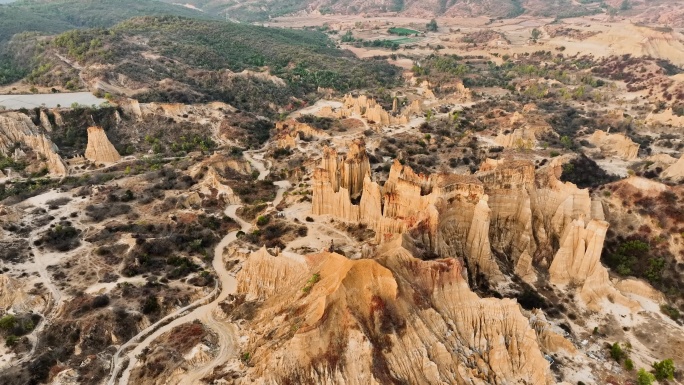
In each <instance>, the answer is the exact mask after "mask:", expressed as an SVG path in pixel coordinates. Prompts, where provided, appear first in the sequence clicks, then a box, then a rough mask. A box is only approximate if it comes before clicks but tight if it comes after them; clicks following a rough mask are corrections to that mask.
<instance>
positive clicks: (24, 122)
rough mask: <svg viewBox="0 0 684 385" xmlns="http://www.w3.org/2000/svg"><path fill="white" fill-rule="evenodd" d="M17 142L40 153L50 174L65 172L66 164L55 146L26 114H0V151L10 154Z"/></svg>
mask: <svg viewBox="0 0 684 385" xmlns="http://www.w3.org/2000/svg"><path fill="white" fill-rule="evenodd" d="M17 143H19V144H20V145H22V146H25V147H27V148H28V149H30V150H31V151H33V152H34V153H36V154H38V155H40V156H41V157H42V158H43V159H44V161H43V162H41V163H42V165H44V167H46V168H47V169H48V171H49V172H50V173H51V174H56V175H66V174H67V172H68V171H67V165H66V163H65V162H64V160H62V158H61V157H60V156H59V155H58V153H57V151H59V149H58V148H57V146H56V145H55V144H54V143H53V142H52V141H51V140H50V139H49V138H48V137H47V136H46V135H45V134H44V133H43V132H41V129H40V128H39V127H37V126H36V125H35V124H33V122H32V121H31V119H30V118H29V117H28V116H26V115H24V114H22V113H19V112H7V113H3V114H0V153H2V154H4V155H5V156H10V155H11V153H12V151H13V150H14V149H15V145H16V144H17Z"/></svg>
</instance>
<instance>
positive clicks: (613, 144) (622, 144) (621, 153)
mask: <svg viewBox="0 0 684 385" xmlns="http://www.w3.org/2000/svg"><path fill="white" fill-rule="evenodd" d="M587 141H588V142H589V143H591V144H593V145H594V146H596V147H598V148H599V149H601V152H602V153H603V154H605V155H609V156H615V157H618V158H620V159H623V160H634V159H636V158H637V156H638V155H639V144H637V143H634V142H633V141H632V140H631V139H630V138H628V137H626V136H625V135H624V134H609V133H607V132H605V131H601V130H596V131H594V133H593V134H591V136H589V138H587Z"/></svg>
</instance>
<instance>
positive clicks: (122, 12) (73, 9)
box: [0, 0, 212, 84]
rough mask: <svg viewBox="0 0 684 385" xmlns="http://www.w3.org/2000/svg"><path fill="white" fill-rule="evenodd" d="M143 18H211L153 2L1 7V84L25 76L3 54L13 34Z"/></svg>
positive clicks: (103, 0) (44, 0)
mask: <svg viewBox="0 0 684 385" xmlns="http://www.w3.org/2000/svg"><path fill="white" fill-rule="evenodd" d="M0 3H1V2H0ZM145 15H152V16H154V15H177V16H186V17H194V18H203V19H207V18H212V16H210V15H208V14H206V13H203V12H199V11H197V10H193V9H190V8H186V7H181V6H178V5H173V4H167V3H163V2H161V1H156V0H50V1H48V0H20V1H16V2H13V3H11V4H7V5H0V84H4V83H8V82H12V81H15V80H17V79H19V78H21V77H23V76H25V75H26V73H27V72H26V68H25V67H26V64H25V63H23V62H22V63H15V62H14V61H13V60H12V57H11V56H10V55H8V53H7V51H6V49H7V45H8V44H9V41H10V40H11V39H12V37H13V36H15V35H16V34H19V33H26V32H37V33H40V34H54V33H60V32H64V31H68V30H71V29H75V28H88V27H110V26H112V25H114V24H117V23H119V22H121V21H123V20H126V19H129V18H131V17H135V16H145Z"/></svg>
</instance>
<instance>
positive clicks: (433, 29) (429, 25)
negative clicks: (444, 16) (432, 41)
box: [425, 19, 439, 32]
mask: <svg viewBox="0 0 684 385" xmlns="http://www.w3.org/2000/svg"><path fill="white" fill-rule="evenodd" d="M425 27H426V28H427V30H428V32H437V29H438V28H439V26H438V25H437V20H435V19H432V20H430V22H429V23H427V25H425Z"/></svg>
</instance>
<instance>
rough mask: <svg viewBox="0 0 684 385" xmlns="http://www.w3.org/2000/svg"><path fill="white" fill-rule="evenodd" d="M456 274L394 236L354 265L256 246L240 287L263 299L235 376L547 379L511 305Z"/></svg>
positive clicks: (324, 380) (453, 263) (450, 264)
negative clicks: (242, 371)
mask: <svg viewBox="0 0 684 385" xmlns="http://www.w3.org/2000/svg"><path fill="white" fill-rule="evenodd" d="M464 275H465V272H464V269H463V265H462V264H461V263H460V262H459V261H458V260H455V259H445V260H435V261H421V260H419V259H416V258H414V257H413V256H412V255H411V252H409V251H408V250H407V249H405V248H403V247H402V246H401V240H400V239H396V240H395V241H393V242H392V243H391V244H387V245H385V247H383V248H381V250H380V251H379V253H378V254H377V255H375V256H374V258H373V259H363V260H356V261H353V260H349V259H348V258H346V257H343V256H341V255H339V254H335V253H328V252H324V253H319V254H314V255H309V256H307V257H306V258H305V261H298V260H293V259H290V258H288V257H286V256H275V257H274V256H271V255H270V254H268V253H267V252H266V251H265V250H263V249H262V250H260V251H258V252H254V253H253V254H252V255H251V256H250V257H249V258H248V259H247V261H246V262H245V265H244V268H243V269H242V270H241V271H240V273H239V274H238V282H239V284H238V292H239V294H241V295H244V296H246V297H247V298H248V299H256V298H259V299H262V300H263V301H264V302H263V303H260V304H259V305H258V306H259V307H258V310H257V311H256V314H255V315H254V317H253V318H252V319H251V320H250V321H249V322H248V324H247V325H248V328H247V330H248V340H249V342H248V343H247V346H246V347H245V348H246V351H249V352H253V353H252V354H251V357H253V358H251V359H250V365H249V367H248V368H247V369H246V370H247V373H246V376H245V377H244V378H243V379H242V383H252V381H254V382H255V383H258V384H270V383H288V382H291V383H319V384H368V383H376V384H377V383H392V382H394V383H396V382H400V383H411V384H435V383H452V384H482V385H484V384H507V383H529V384H549V383H553V379H552V377H551V376H550V371H549V363H548V362H547V361H546V360H545V359H544V357H543V355H542V353H541V351H540V350H539V348H538V346H537V336H536V334H535V331H534V330H533V329H532V327H530V324H529V321H528V320H527V318H525V317H524V316H523V315H522V314H521V312H520V308H519V306H518V305H517V303H516V302H515V301H514V300H509V299H505V300H498V299H491V298H490V299H481V298H479V297H478V296H477V295H476V294H474V293H473V292H472V291H471V290H470V289H469V287H468V283H467V281H466V280H465V278H464Z"/></svg>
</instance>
